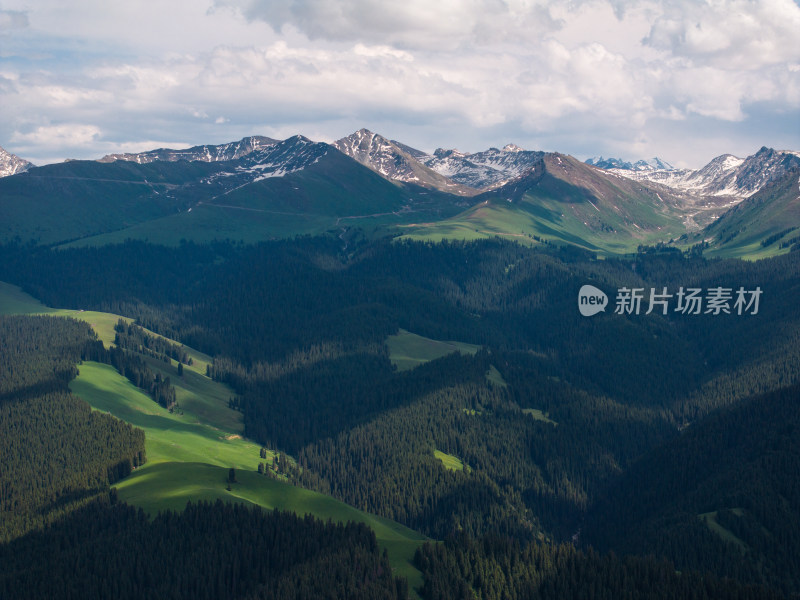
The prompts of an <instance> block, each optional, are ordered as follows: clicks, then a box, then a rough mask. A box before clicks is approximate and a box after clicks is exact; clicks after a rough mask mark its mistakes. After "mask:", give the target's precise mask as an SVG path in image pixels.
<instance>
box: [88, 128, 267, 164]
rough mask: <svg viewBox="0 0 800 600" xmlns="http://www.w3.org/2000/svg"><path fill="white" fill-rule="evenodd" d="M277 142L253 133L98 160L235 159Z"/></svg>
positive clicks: (211, 160)
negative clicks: (235, 138) (224, 141)
mask: <svg viewBox="0 0 800 600" xmlns="http://www.w3.org/2000/svg"><path fill="white" fill-rule="evenodd" d="M277 143H278V140H274V139H272V138H268V137H265V136H263V135H253V136H248V137H245V138H242V139H241V140H239V141H237V142H230V143H227V144H220V145H217V146H214V145H203V146H193V147H191V148H185V149H182V150H174V149H172V148H159V149H157V150H148V151H146V152H135V153H124V154H107V155H106V156H104V157H103V158H101V159H100V160H99V162H114V161H117V160H127V161H131V162H135V163H139V164H145V163H151V162H154V161H157V160H163V161H169V162H175V161H179V160H188V161H203V162H219V161H225V160H236V159H238V158H242V157H243V156H247V155H248V154H251V153H253V152H257V151H259V150H263V149H265V148H268V147H270V146H273V145H275V144H277Z"/></svg>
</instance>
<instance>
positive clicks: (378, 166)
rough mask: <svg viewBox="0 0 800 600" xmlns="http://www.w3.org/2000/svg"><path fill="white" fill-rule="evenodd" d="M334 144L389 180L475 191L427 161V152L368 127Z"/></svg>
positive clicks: (458, 192) (462, 193) (447, 189)
mask: <svg viewBox="0 0 800 600" xmlns="http://www.w3.org/2000/svg"><path fill="white" fill-rule="evenodd" d="M333 146H334V147H335V148H336V149H337V150H339V151H340V152H342V153H343V154H346V155H347V156H349V157H350V158H353V159H355V160H356V161H358V162H360V163H361V164H363V165H365V166H367V167H369V168H370V169H372V170H373V171H377V172H378V173H380V174H381V175H382V176H383V177H386V178H387V179H392V180H395V181H402V182H405V183H412V184H415V185H420V186H423V187H432V188H436V189H439V190H443V191H447V192H450V193H454V194H461V195H464V194H470V193H472V192H471V191H470V190H467V189H465V188H464V187H463V186H461V185H458V184H457V183H455V182H453V181H451V180H449V179H448V178H447V177H446V176H442V174H440V173H437V172H436V171H435V170H432V169H430V168H428V167H427V166H426V165H425V164H423V162H424V160H425V159H426V158H427V157H428V155H427V154H425V153H424V152H421V151H419V150H415V149H414V148H411V147H410V146H405V145H403V144H399V143H396V142H393V141H391V140H389V139H387V138H385V137H383V136H382V135H379V134H377V133H373V132H372V131H370V130H368V129H359V130H358V131H356V132H355V133H353V134H351V135H349V136H347V137H344V138H342V139H340V140H337V141H336V142H334V143H333ZM421 161H422V162H421Z"/></svg>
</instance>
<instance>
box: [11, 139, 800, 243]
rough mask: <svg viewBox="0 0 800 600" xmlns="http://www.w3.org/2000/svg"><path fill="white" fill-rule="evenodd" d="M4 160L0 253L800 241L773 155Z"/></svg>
mask: <svg viewBox="0 0 800 600" xmlns="http://www.w3.org/2000/svg"><path fill="white" fill-rule="evenodd" d="M0 158H2V161H0V168H2V169H3V171H0V172H3V173H8V175H9V176H6V177H3V178H0V238H2V239H11V238H14V237H18V238H20V239H21V240H23V241H25V240H27V239H34V240H37V241H38V242H39V243H48V244H51V243H64V242H67V241H74V240H88V239H91V240H92V242H91V243H103V242H107V241H119V240H121V239H125V238H126V237H134V238H136V237H139V238H146V239H151V240H158V241H163V242H165V243H175V242H176V240H177V239H181V238H186V239H197V240H206V239H214V238H226V237H227V238H231V239H244V240H247V241H253V240H258V239H269V238H273V237H286V236H291V235H297V234H305V233H319V232H322V231H331V232H339V235H342V236H344V233H343V232H345V231H348V230H350V229H352V228H353V227H354V226H358V227H361V228H364V227H366V228H367V229H368V230H373V231H385V232H391V233H392V234H393V235H398V234H403V235H407V236H409V237H411V238H416V239H433V240H437V239H443V238H467V239H472V238H476V237H487V236H493V235H502V236H511V237H516V238H519V239H523V240H526V243H536V242H547V241H549V242H557V243H569V244H574V245H578V246H581V247H584V248H587V249H589V250H593V251H600V252H611V253H619V252H629V251H632V250H635V249H636V247H637V246H639V245H642V244H655V243H659V242H663V243H667V242H672V243H676V244H683V245H684V246H685V245H688V244H689V243H693V242H697V241H711V242H713V243H714V244H715V246H718V247H719V248H720V249H722V250H725V249H730V251H731V252H733V253H755V254H757V255H758V254H760V253H764V252H771V251H775V250H776V249H779V250H783V249H784V248H785V246H784V247H783V248H781V246H780V244H781V243H784V242H785V241H786V240H783V242H782V241H781V240H780V239H776V244H777V245H772V244H766V245H764V244H761V242H762V241H764V240H768V239H771V238H772V237H774V236H776V234H778V233H780V232H781V231H783V230H787V229H789V228H791V227H794V226H795V225H796V226H800V215H797V214H796V213H797V212H798V211H797V210H795V207H796V205H797V199H796V194H795V196H792V194H793V193H794V192H796V191H797V185H796V183H797V173H798V171H800V153H798V152H793V151H776V150H772V149H769V148H762V149H761V150H759V151H758V152H757V153H756V154H754V155H752V156H749V157H747V158H744V159H742V158H737V157H734V156H732V155H722V156H720V157H718V158H715V159H714V160H712V161H711V162H710V163H709V164H708V165H706V166H705V167H703V168H702V169H699V170H686V169H675V168H674V167H672V166H671V165H670V164H668V163H667V162H665V161H663V160H661V159H658V158H653V159H650V160H648V161H636V162H633V163H628V162H625V161H622V160H620V159H604V158H602V157H598V158H595V159H589V160H588V161H586V162H585V163H584V162H581V161H579V160H577V159H575V158H573V157H571V156H568V155H564V154H559V153H552V152H551V153H545V152H540V151H531V150H524V149H522V148H519V147H518V146H515V145H513V144H509V145H507V146H505V147H504V148H502V149H498V148H490V149H488V150H485V151H483V152H477V153H464V152H459V151H458V150H454V149H451V150H445V149H441V148H439V149H437V150H436V151H435V152H433V154H429V153H426V152H423V151H421V150H417V149H415V148H413V147H411V146H408V145H405V144H403V143H401V142H398V141H394V140H389V139H387V138H385V137H383V136H381V135H379V134H376V133H373V132H371V131H368V130H366V129H361V130H359V131H356V132H354V133H353V134H352V135H350V136H347V137H345V138H342V139H340V140H338V141H336V142H334V143H333V144H325V143H320V142H313V141H311V140H309V139H307V138H305V137H303V136H294V137H291V138H288V139H286V140H275V139H272V138H268V137H263V136H251V137H246V138H243V139H241V140H239V141H237V142H231V143H228V144H220V145H203V146H195V147H193V148H188V149H184V150H173V149H165V148H162V149H156V150H151V151H147V152H140V153H134V154H113V155H107V156H104V157H103V158H101V159H100V160H98V161H68V162H65V163H61V164H55V165H46V166H43V167H33V166H32V165H31V164H30V163H28V162H27V161H23V160H22V159H19V158H18V157H16V156H14V155H11V154H8V153H7V152H5V151H3V152H2V154H0ZM792 178H794V179H792ZM792 181H794V187H793V185H792ZM762 190H763V193H762ZM748 198H753V202H744V200H745V199H748ZM759 199H761V200H759ZM733 208H736V210H732V209H733ZM725 211H728V213H726V212H725ZM756 214H757V215H758V218H757V219H756V218H755V216H753V217H752V219H753V220H752V222H750V223H748V220H749V219H751V215H756ZM787 219H789V221H791V222H788V221H787ZM795 221H798V222H797V223H796V224H795ZM756 223H757V224H758V225H757V224H756ZM706 227H708V229H704V228H706ZM734 231H737V232H739V233H737V234H736V235H732V233H733V232H734ZM745 231H746V232H747V233H746V234H745V233H744V232H745ZM96 236H100V237H99V238H98V237H96ZM343 239H344V237H343ZM736 240H739V241H736ZM740 242H741V244H740ZM81 243H82V242H81ZM737 244H739V245H737Z"/></svg>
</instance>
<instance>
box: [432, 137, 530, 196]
mask: <svg viewBox="0 0 800 600" xmlns="http://www.w3.org/2000/svg"><path fill="white" fill-rule="evenodd" d="M543 156H544V153H543V152H536V151H532V150H523V149H522V148H520V147H519V146H516V145H514V144H508V145H507V146H505V147H504V148H503V149H502V150H499V149H497V148H489V149H488V150H484V151H483V152H476V153H474V154H469V153H465V152H459V151H458V150H444V149H442V148H438V149H437V150H436V151H435V152H434V153H433V155H432V156H430V155H429V156H427V157H423V158H422V159H420V160H422V162H423V163H425V165H427V166H428V167H430V168H431V169H433V170H434V171H436V172H437V173H441V174H442V175H445V176H447V177H450V178H451V179H452V180H453V181H457V182H458V183H461V184H464V185H468V186H469V187H471V188H474V189H478V190H488V189H493V188H496V187H499V186H501V185H504V184H506V183H508V182H509V181H511V180H512V179H516V178H517V177H520V176H522V175H523V174H525V173H526V172H528V171H529V170H530V169H532V168H533V167H534V165H536V164H537V163H538V162H539V161H541V159H542V157H543Z"/></svg>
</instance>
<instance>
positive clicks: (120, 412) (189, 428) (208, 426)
mask: <svg viewBox="0 0 800 600" xmlns="http://www.w3.org/2000/svg"><path fill="white" fill-rule="evenodd" d="M79 370H80V375H78V377H77V378H76V379H74V380H73V381H72V383H71V384H70V389H71V390H72V393H73V394H75V395H77V396H80V397H81V398H83V399H84V400H86V401H87V402H88V403H89V404H90V405H91V406H92V408H94V409H96V410H101V411H103V412H107V413H111V414H112V415H114V416H115V417H117V418H119V419H122V420H123V421H126V422H128V423H130V424H131V425H134V426H136V427H141V428H142V429H144V431H145V434H146V439H147V445H146V449H147V461H148V463H152V464H155V463H159V462H170V461H182V462H203V463H208V464H212V465H218V466H225V467H236V468H240V469H249V470H252V471H255V470H256V469H257V468H258V463H259V460H260V459H259V450H260V448H261V447H260V446H259V445H257V444H255V443H253V442H250V441H247V440H244V439H242V438H241V433H242V425H241V415H239V414H238V413H236V411H234V410H232V409H229V408H228V407H227V405H226V404H223V403H222V402H221V401H220V402H219V403H218V404H217V405H216V406H215V407H212V403H213V399H208V400H207V401H206V402H205V403H200V402H199V401H196V402H194V403H190V404H191V406H200V408H201V409H202V410H203V412H202V413H201V414H196V413H194V412H193V411H192V410H191V409H190V407H189V406H185V405H184V404H182V403H181V400H180V399H179V401H178V402H179V405H180V406H181V410H176V411H174V412H172V413H170V412H169V411H168V410H167V409H165V408H163V407H161V406H159V405H158V404H157V403H155V402H154V401H153V399H152V398H150V396H148V395H147V394H145V393H144V392H142V391H141V390H140V389H138V388H137V387H135V386H134V385H133V384H132V383H130V382H129V381H128V380H127V379H125V378H124V377H122V376H121V375H120V374H119V373H118V372H117V370H116V369H115V368H114V367H112V366H110V365H103V364H100V363H93V362H84V363H83V364H82V365H80V367H79ZM198 377H199V376H198ZM172 381H173V383H174V385H175V387H176V391H177V390H178V386H180V385H181V383H182V382H181V381H176V380H175V378H174V377H173V378H172ZM211 385H220V384H216V383H215V382H211V383H210V384H209V386H208V387H210V386H211ZM220 387H222V386H220ZM187 388H188V389H187ZM196 390H197V388H196V387H194V386H190V385H186V387H182V389H180V392H181V393H180V395H181V396H183V397H184V398H186V397H187V396H188V395H191V394H193V393H195V392H196ZM226 401H227V400H226ZM226 412H228V413H231V414H230V415H226ZM202 415H208V416H211V417H212V418H213V419H214V420H213V421H212V420H206V419H205V418H203V416H202ZM220 421H221V422H222V423H219V422H220ZM223 423H224V424H223ZM271 459H272V456H271V455H269V456H268V459H267V460H271Z"/></svg>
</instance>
